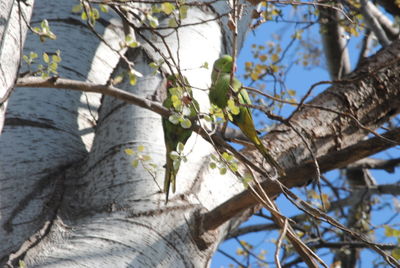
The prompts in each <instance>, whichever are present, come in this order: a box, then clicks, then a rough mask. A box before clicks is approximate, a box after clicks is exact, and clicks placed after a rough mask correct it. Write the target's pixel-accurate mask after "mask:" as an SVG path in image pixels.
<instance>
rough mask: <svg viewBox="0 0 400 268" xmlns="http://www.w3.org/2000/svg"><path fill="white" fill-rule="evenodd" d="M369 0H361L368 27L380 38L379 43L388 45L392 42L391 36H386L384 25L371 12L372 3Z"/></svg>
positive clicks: (361, 9)
mask: <svg viewBox="0 0 400 268" xmlns="http://www.w3.org/2000/svg"><path fill="white" fill-rule="evenodd" d="M368 2H369V1H368V0H360V3H361V8H360V11H361V13H362V14H363V16H364V18H365V22H366V23H367V25H368V28H369V29H370V30H371V31H372V32H373V33H374V34H375V36H376V37H377V38H378V40H379V43H380V44H381V45H382V46H383V47H386V46H388V45H389V44H390V40H389V38H388V37H387V36H386V33H385V31H384V30H383V29H382V26H381V25H380V23H379V22H378V20H377V19H376V17H375V16H374V14H372V12H371V9H370V7H371V5H369V4H368Z"/></svg>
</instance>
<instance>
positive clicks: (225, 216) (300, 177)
mask: <svg viewBox="0 0 400 268" xmlns="http://www.w3.org/2000/svg"><path fill="white" fill-rule="evenodd" d="M383 136H384V137H386V138H388V139H392V140H394V141H397V142H400V128H397V129H395V130H392V131H388V132H387V133H385V134H384V135H383ZM393 146H394V144H392V143H388V142H385V141H382V139H380V138H378V137H374V138H371V139H369V140H365V141H361V142H359V143H357V144H355V145H352V146H349V147H347V148H345V149H343V150H340V151H338V152H333V153H329V154H327V155H325V156H321V157H319V158H318V159H317V160H318V163H319V166H320V169H321V172H327V171H329V170H333V169H336V168H343V167H345V166H347V165H348V164H350V163H353V162H355V161H357V160H360V159H363V158H365V157H368V156H370V155H373V154H376V153H378V152H381V151H384V150H386V149H388V148H391V147H393ZM314 173H315V171H314V163H313V162H312V161H307V162H305V163H303V164H302V165H300V166H298V167H294V168H291V169H289V170H286V174H287V175H286V176H285V177H283V178H280V181H281V182H282V183H283V184H284V185H285V186H286V187H288V188H291V187H298V186H300V185H304V184H306V183H307V178H312V177H313V176H314ZM262 186H263V187H264V189H265V191H266V193H267V194H268V195H269V196H276V195H278V194H280V193H281V188H280V187H279V184H278V183H277V182H274V183H270V182H268V183H265V182H263V183H262ZM255 205H257V200H256V199H255V198H254V196H253V195H252V194H251V191H250V190H245V191H243V192H242V193H240V194H238V195H236V196H234V197H233V198H231V199H229V200H228V201H226V202H225V203H223V204H221V205H220V206H218V207H216V208H215V209H213V210H212V211H210V212H208V213H206V214H205V215H204V226H203V227H204V229H205V230H213V229H215V228H217V227H218V226H219V225H221V224H223V223H224V222H226V221H227V220H229V219H231V218H232V217H234V216H235V215H237V214H239V213H240V212H242V211H243V210H245V209H247V208H250V207H252V206H255Z"/></svg>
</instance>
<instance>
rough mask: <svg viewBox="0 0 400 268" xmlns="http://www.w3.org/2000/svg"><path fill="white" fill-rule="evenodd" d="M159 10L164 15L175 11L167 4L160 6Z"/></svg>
mask: <svg viewBox="0 0 400 268" xmlns="http://www.w3.org/2000/svg"><path fill="white" fill-rule="evenodd" d="M161 10H162V11H163V12H164V13H165V14H167V15H170V14H171V13H172V12H173V11H174V10H175V6H174V5H173V4H171V3H169V2H165V3H162V4H161Z"/></svg>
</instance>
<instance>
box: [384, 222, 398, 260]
mask: <svg viewBox="0 0 400 268" xmlns="http://www.w3.org/2000/svg"><path fill="white" fill-rule="evenodd" d="M385 236H387V237H396V238H397V244H398V245H400V230H397V229H394V228H392V227H390V226H389V225H385ZM392 256H393V257H394V258H395V259H397V260H400V248H395V249H393V250H392Z"/></svg>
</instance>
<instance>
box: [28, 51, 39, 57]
mask: <svg viewBox="0 0 400 268" xmlns="http://www.w3.org/2000/svg"><path fill="white" fill-rule="evenodd" d="M29 57H30V58H31V59H36V58H37V57H38V54H37V53H35V52H32V51H31V52H30V53H29Z"/></svg>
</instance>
